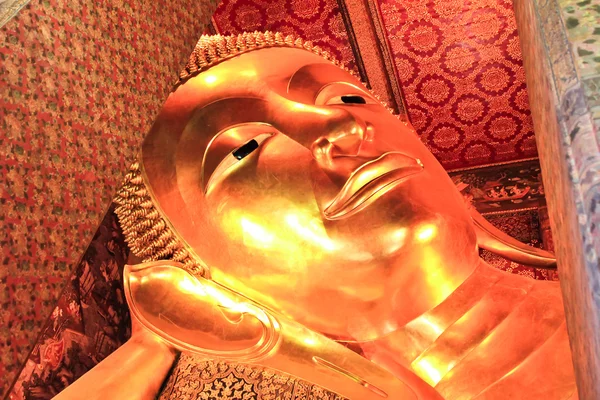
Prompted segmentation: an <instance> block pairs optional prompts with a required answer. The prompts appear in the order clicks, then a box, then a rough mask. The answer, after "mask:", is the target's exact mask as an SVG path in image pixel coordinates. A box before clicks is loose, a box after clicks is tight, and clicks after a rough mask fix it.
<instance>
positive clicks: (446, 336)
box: [363, 261, 564, 386]
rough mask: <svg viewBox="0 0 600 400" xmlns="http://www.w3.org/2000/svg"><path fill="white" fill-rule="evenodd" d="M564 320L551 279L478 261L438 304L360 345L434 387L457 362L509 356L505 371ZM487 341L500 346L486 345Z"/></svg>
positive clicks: (373, 356)
mask: <svg viewBox="0 0 600 400" xmlns="http://www.w3.org/2000/svg"><path fill="white" fill-rule="evenodd" d="M563 321H564V316H563V311H562V299H561V295H560V290H559V288H558V285H557V284H556V283H551V282H536V281H534V280H533V279H529V278H526V277H523V276H518V275H514V274H510V273H506V272H502V271H499V270H496V269H494V268H493V267H490V266H489V265H487V264H486V263H485V262H483V261H481V262H480V264H479V265H478V267H477V268H476V269H475V270H474V272H473V273H472V274H471V275H470V276H469V277H468V278H467V279H466V280H465V281H464V283H463V284H461V285H460V286H459V287H458V288H457V289H456V290H455V291H454V292H453V293H452V294H451V295H450V296H449V297H448V298H446V300H444V301H443V302H442V303H441V304H439V305H438V306H437V307H435V308H433V309H431V310H429V311H428V312H426V313H424V314H422V315H421V316H419V317H418V318H416V319H414V320H412V321H411V322H409V323H408V324H406V325H405V326H403V327H402V328H400V329H398V330H397V331H395V332H393V333H392V334H390V335H388V336H386V337H385V338H382V339H379V340H377V341H374V342H372V343H368V344H364V346H363V351H364V353H365V355H366V356H367V357H368V358H371V359H372V360H373V361H375V362H379V363H383V364H386V363H387V364H388V368H389V364H394V363H396V364H399V365H402V366H404V367H407V368H410V369H412V370H413V371H414V372H415V373H417V375H419V376H420V377H421V378H422V379H424V380H425V381H427V382H428V383H429V384H431V385H432V386H436V385H437V384H438V383H440V381H442V379H444V377H445V376H446V375H447V374H448V372H449V371H450V370H453V373H452V374H455V373H456V369H457V366H458V364H461V363H463V361H467V360H470V359H475V360H479V362H481V360H483V359H485V357H487V356H489V357H499V360H501V361H505V360H506V359H511V360H509V361H510V362H508V363H502V365H505V367H503V368H504V369H506V368H509V369H508V371H510V368H514V367H515V366H518V365H519V364H520V362H521V361H522V360H524V359H525V358H526V357H527V356H528V355H529V353H531V352H532V351H534V350H535V349H536V348H537V346H539V345H540V343H542V342H543V341H544V340H545V339H547V338H549V337H550V336H552V335H553V333H554V332H555V331H556V330H557V328H558V327H559V326H561V324H563ZM510 338H512V339H513V340H512V341H513V342H514V343H511V340H510ZM516 339H518V340H516ZM488 342H493V344H494V345H496V346H499V348H498V349H491V348H490V347H489V346H488V345H489V343H488ZM516 342H519V343H520V344H519V346H517V345H515V343H516ZM502 347H504V348H502ZM513 347H514V348H513ZM479 353H481V354H479ZM475 364H476V362H475ZM392 368H393V367H392ZM501 372H503V371H499V373H501ZM506 372H507V371H504V373H506ZM442 383H443V382H442Z"/></svg>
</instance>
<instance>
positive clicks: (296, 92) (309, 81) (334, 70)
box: [287, 62, 348, 104]
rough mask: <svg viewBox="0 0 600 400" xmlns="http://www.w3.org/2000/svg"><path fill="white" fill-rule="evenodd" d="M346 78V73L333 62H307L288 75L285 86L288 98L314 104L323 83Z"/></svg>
mask: <svg viewBox="0 0 600 400" xmlns="http://www.w3.org/2000/svg"><path fill="white" fill-rule="evenodd" d="M347 80H348V74H347V73H346V72H345V71H344V70H342V69H340V68H339V67H337V66H335V65H333V64H330V63H327V62H323V63H317V64H308V65H305V66H303V67H301V68H300V69H298V70H297V71H296V72H295V73H294V74H293V75H292V76H291V77H290V80H289V82H288V86H287V94H288V98H289V99H290V100H293V101H297V102H300V103H305V104H314V100H315V98H316V96H317V94H318V93H319V91H320V90H321V89H322V88H323V87H324V86H325V85H327V84H329V83H332V82H339V81H341V82H346V81H347Z"/></svg>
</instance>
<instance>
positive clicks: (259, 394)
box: [158, 354, 345, 400]
mask: <svg viewBox="0 0 600 400" xmlns="http://www.w3.org/2000/svg"><path fill="white" fill-rule="evenodd" d="M158 399H159V400H171V399H173V400H174V399H178V400H179V399H181V400H199V399H202V400H217V399H223V400H279V399H281V400H345V398H343V397H340V396H338V395H337V394H335V393H332V392H330V391H328V390H325V389H323V388H321V387H318V386H315V385H313V384H310V383H308V382H306V381H302V380H299V379H297V378H294V377H292V376H290V375H287V374H283V373H280V372H278V371H274V370H270V369H267V368H263V367H259V366H250V365H245V364H235V363H228V362H224V361H212V360H205V359H202V358H201V357H199V356H194V355H190V354H181V356H180V357H179V359H178V360H177V362H176V363H175V367H174V368H173V371H172V373H171V375H170V377H169V378H168V380H167V382H166V383H165V385H164V387H163V390H162V392H161V394H160V395H159V397H158Z"/></svg>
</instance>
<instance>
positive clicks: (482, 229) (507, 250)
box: [469, 207, 556, 269]
mask: <svg viewBox="0 0 600 400" xmlns="http://www.w3.org/2000/svg"><path fill="white" fill-rule="evenodd" d="M469 212H470V213H471V218H472V219H473V223H474V224H475V231H476V232H477V244H478V245H479V247H481V248H482V249H486V250H488V251H491V252H492V253H495V254H498V255H500V256H502V257H504V258H507V259H509V260H511V261H514V262H518V263H519V264H525V265H530V266H532V267H540V268H549V269H554V268H556V258H555V257H554V254H552V253H550V252H548V251H545V250H542V249H538V248H535V247H531V246H528V245H526V244H525V243H522V242H519V241H518V240H517V239H515V238H513V237H511V236H509V235H507V234H506V233H504V232H502V231H501V230H500V229H498V228H496V227H495V226H494V225H492V224H491V223H489V222H488V221H487V220H486V219H485V218H483V216H482V215H481V214H479V211H477V210H476V209H475V208H473V207H471V208H470V209H469Z"/></svg>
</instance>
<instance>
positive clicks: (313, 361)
mask: <svg viewBox="0 0 600 400" xmlns="http://www.w3.org/2000/svg"><path fill="white" fill-rule="evenodd" d="M125 294H126V297H127V301H128V304H129V305H130V308H131V311H132V315H133V316H134V317H135V318H136V320H139V321H140V323H141V324H142V325H143V326H144V327H146V328H147V329H148V330H150V331H152V332H153V333H154V334H156V335H157V336H158V337H160V338H162V339H163V340H165V341H166V342H167V343H169V344H170V345H171V346H173V347H174V348H177V349H179V350H182V351H186V352H191V353H194V354H198V355H202V356H205V357H206V358H207V359H224V360H235V361H236V362H240V363H251V364H255V365H260V366H263V367H268V368H272V369H274V370H279V371H282V372H293V374H294V376H296V377H298V378H300V379H303V380H306V381H309V382H311V383H314V384H317V385H319V386H321V387H323V388H325V389H328V390H331V391H333V392H335V393H338V394H340V395H342V396H344V397H347V398H351V399H354V398H356V399H384V398H390V399H415V400H416V399H417V398H436V397H437V396H435V392H433V391H432V390H431V389H429V388H427V385H425V384H423V383H419V382H418V380H417V381H416V382H417V383H418V384H417V385H415V387H414V388H411V387H410V386H408V385H407V384H405V383H403V381H402V380H399V379H397V378H396V377H394V375H392V374H391V373H389V372H388V371H386V370H385V369H383V368H381V367H378V366H377V365H375V364H373V363H371V362H370V361H368V360H367V359H365V358H363V357H361V356H360V355H358V354H356V353H354V352H352V351H351V350H349V349H347V348H345V347H343V346H341V345H340V344H337V343H335V342H334V341H332V340H330V339H328V338H326V337H324V336H322V335H320V334H318V333H316V332H314V331H311V330H309V329H307V328H306V327H304V326H302V325H300V324H298V323H295V322H294V321H291V320H288V319H287V318H285V317H283V316H281V315H278V314H276V313H273V312H271V311H268V310H264V309H262V308H261V307H260V306H258V305H256V304H254V303H253V302H252V301H251V300H249V299H247V298H245V297H243V296H241V295H239V294H237V293H234V292H232V291H231V290H229V289H227V288H224V287H222V286H220V285H218V284H216V283H215V282H213V281H211V280H207V279H203V278H196V277H194V276H192V275H190V274H189V273H187V272H186V271H185V270H184V269H183V268H182V266H181V265H177V263H173V262H170V261H162V262H154V263H147V264H142V265H138V266H135V267H126V269H125ZM404 377H405V378H406V379H405V380H407V381H410V380H411V379H412V380H413V381H414V380H415V378H416V377H414V376H413V374H412V373H411V372H410V371H409V370H405V371H404ZM419 393H420V394H421V396H417V394H419ZM424 395H427V396H424ZM432 396H434V397H432Z"/></svg>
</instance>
